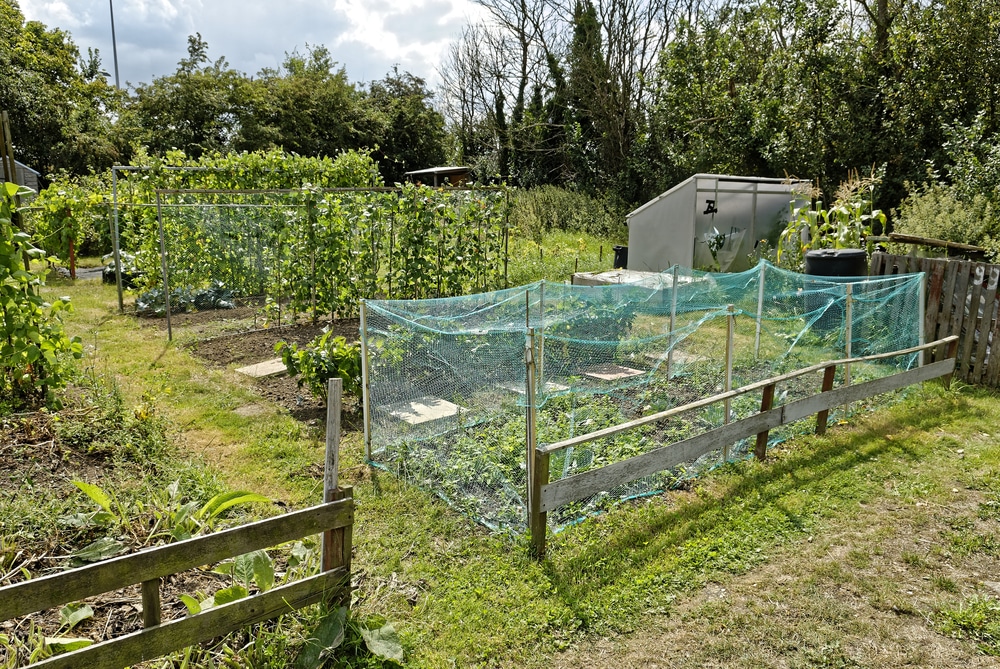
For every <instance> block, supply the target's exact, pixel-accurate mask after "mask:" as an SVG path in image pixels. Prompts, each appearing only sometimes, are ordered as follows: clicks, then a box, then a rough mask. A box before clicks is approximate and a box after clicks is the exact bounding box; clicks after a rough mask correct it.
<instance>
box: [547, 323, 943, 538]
mask: <svg viewBox="0 0 1000 669" xmlns="http://www.w3.org/2000/svg"><path fill="white" fill-rule="evenodd" d="M958 344H959V338H958V337H954V336H952V337H945V338H943V339H940V340H937V341H933V342H930V343H927V344H922V345H920V346H914V347H912V348H907V349H902V350H899V351H892V352H889V353H882V354H878V355H870V356H864V357H859V358H845V359H841V360H831V361H828V362H823V363H820V364H818V365H812V366H810V367H806V368H803V369H800V370H796V371H794V372H790V373H788V374H784V375H782V376H777V377H774V378H771V379H766V380H764V381H759V382H757V383H753V384H749V385H747V386H743V387H741V388H738V389H736V390H731V391H729V392H724V393H720V394H718V395H713V396H711V397H707V398H704V399H701V400H698V401H696V402H692V403H690V404H685V405H683V406H679V407H674V408H672V409H668V410H666V411H661V412H659V413H656V414H651V415H649V416H644V417H642V418H638V419H636V420H633V421H629V422H627V423H622V424H620V425H615V426H612V427H609V428H605V429H602V430H597V431H594V432H591V433H588V434H584V435H580V436H577V437H573V438H571V439H566V440H564V441H560V442H557V443H553V444H548V445H545V446H540V447H538V448H535V449H533V454H532V455H533V457H531V458H530V459H531V460H533V462H531V463H529V464H530V465H531V466H529V467H528V472H529V476H530V477H531V481H530V490H531V492H532V493H533V494H529V496H528V499H529V510H528V513H529V519H528V526H529V528H530V529H531V532H532V534H531V543H532V552H533V553H534V554H535V555H536V556H537V557H539V558H540V557H541V556H543V555H544V554H545V537H546V514H547V512H548V511H551V510H553V509H555V508H556V507H558V506H561V505H563V504H567V503H569V502H574V501H577V500H581V499H585V498H587V497H590V496H591V495H594V494H596V493H599V492H602V491H606V490H611V489H612V488H614V487H615V486H617V485H620V484H623V483H628V482H630V481H634V480H636V479H640V478H643V477H645V476H650V475H651V474H655V473H656V472H660V471H664V470H667V469H671V468H673V467H676V466H677V465H679V464H682V463H684V462H691V461H693V460H696V459H697V458H699V457H701V456H702V455H705V454H706V453H710V452H712V451H715V450H722V449H725V448H726V447H727V446H728V445H731V444H733V443H736V442H737V441H740V440H741V439H744V438H746V437H752V436H756V437H757V448H755V449H754V454H755V456H756V457H758V458H763V457H764V456H765V455H766V450H765V448H761V447H760V444H761V443H763V444H764V445H765V447H766V444H767V433H768V431H769V430H772V429H774V428H776V427H779V426H781V425H786V424H788V423H792V422H795V421H798V420H802V419H803V418H807V417H809V416H811V415H814V414H815V415H816V416H817V421H816V432H817V433H820V434H822V433H823V432H824V431H825V430H826V422H827V416H828V415H829V411H830V409H833V408H835V407H838V406H842V405H845V404H849V403H851V402H856V401H858V400H861V399H864V398H866V397H872V396H874V395H878V394H881V393H886V392H891V391H893V390H898V389H900V388H904V387H906V386H908V385H911V384H914V383H919V382H922V381H928V380H930V379H935V378H941V377H943V378H944V379H945V383H946V384H947V383H948V382H949V381H950V380H951V375H952V373H953V371H954V370H955V355H956V349H957V347H958ZM938 347H944V348H945V350H946V351H947V353H946V355H945V356H943V357H942V358H943V359H940V360H937V361H935V362H933V363H930V364H925V365H923V366H921V367H916V368H914V369H910V370H907V371H905V372H900V373H898V374H893V375H891V376H886V377H883V378H880V379H875V380H873V381H867V382H865V383H859V384H856V385H845V386H842V387H840V388H837V389H834V388H833V379H834V372H835V370H836V368H837V367H838V366H841V365H843V366H847V365H850V364H856V363H859V362H870V361H876V360H880V359H885V358H890V357H896V356H900V355H910V354H914V353H919V352H921V351H927V350H932V349H936V348H938ZM529 370H530V366H529ZM818 371H823V372H824V374H823V384H822V387H821V389H820V392H819V393H818V394H816V395H812V396H810V397H806V398H803V399H800V400H795V401H792V402H789V403H787V404H784V405H782V406H780V407H778V408H771V404H772V402H773V398H774V389H775V386H776V385H777V384H778V383H782V382H785V381H788V380H790V379H794V378H796V377H799V376H803V375H806V374H812V373H816V372H818ZM756 391H761V409H760V412H759V413H756V414H754V415H753V416H750V417H748V418H744V419H741V420H737V421H734V422H732V423H729V424H727V425H723V426H722V427H719V428H715V429H713V430H709V431H708V432H705V433H703V434H700V435H697V436H695V437H691V438H689V439H684V440H682V441H678V442H675V443H673V444H669V445H665V446H661V447H660V448H657V449H654V450H652V451H648V452H646V453H643V454H641V455H637V456H635V457H632V458H629V459H627V460H623V461H621V462H616V463H613V464H610V465H606V466H604V467H600V468H598V469H592V470H590V471H586V472H582V473H580V474H576V475H574V476H570V477H567V478H564V479H561V480H559V481H555V482H553V483H550V482H549V480H548V478H549V457H550V455H551V454H552V453H554V452H556V451H559V450H562V449H565V448H569V447H571V446H577V445H579V444H583V443H586V442H589V441H593V440H595V439H602V438H605V437H609V436H612V435H615V434H618V433H621V432H625V431H627V430H632V429H635V428H637V427H640V426H642V425H647V424H649V423H653V422H657V421H661V420H664V419H665V418H669V417H671V416H675V415H678V414H681V413H684V412H687V411H691V410H692V409H698V408H702V407H706V406H710V405H712V404H717V403H719V402H729V401H732V399H734V398H736V397H738V396H741V395H746V394H748V393H751V392H756Z"/></svg>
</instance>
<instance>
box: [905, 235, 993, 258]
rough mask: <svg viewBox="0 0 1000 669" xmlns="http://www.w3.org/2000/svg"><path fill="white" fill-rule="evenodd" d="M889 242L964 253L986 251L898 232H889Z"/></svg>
mask: <svg viewBox="0 0 1000 669" xmlns="http://www.w3.org/2000/svg"><path fill="white" fill-rule="evenodd" d="M889 241H891V242H899V243H901V244H918V245H920V246H933V247H936V248H942V249H950V250H953V251H964V252H966V253H986V249H984V248H983V247H982V246H973V245H972V244H961V243H959V242H949V241H945V240H943V239H935V238H933V237H919V236H917V235H904V234H902V233H899V232H890V233H889Z"/></svg>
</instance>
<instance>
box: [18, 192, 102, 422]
mask: <svg viewBox="0 0 1000 669" xmlns="http://www.w3.org/2000/svg"><path fill="white" fill-rule="evenodd" d="M24 192H26V191H25V190H24V189H19V187H18V186H16V185H15V184H12V183H3V184H0V405H6V406H4V407H3V408H6V409H8V410H9V409H12V408H14V409H16V408H20V407H21V406H25V405H27V406H31V405H34V404H37V403H40V402H44V403H45V404H47V405H49V406H58V404H59V399H58V396H57V395H56V391H57V390H59V389H60V388H62V387H64V386H65V385H66V382H67V380H68V377H69V375H70V373H71V371H72V362H71V360H72V359H73V358H80V357H81V356H82V355H83V345H82V344H81V342H80V338H79V337H73V338H70V337H68V336H66V334H65V332H64V331H63V328H62V323H61V322H60V320H59V318H60V314H61V312H62V311H64V310H66V309H68V308H69V298H57V299H55V300H52V301H51V302H47V301H46V300H45V298H44V297H43V296H42V295H41V294H40V292H39V289H40V287H41V286H42V285H43V283H44V281H43V276H42V274H40V273H36V272H34V271H32V269H31V267H30V264H28V263H27V262H26V259H27V260H28V261H30V260H37V259H43V258H44V257H45V252H44V251H43V250H41V249H39V248H38V247H37V246H35V245H34V244H33V243H32V238H31V235H29V234H28V233H26V232H23V231H21V230H18V229H17V228H15V227H14V224H13V222H12V213H13V212H14V201H15V197H16V196H18V195H21V194H23V193H24Z"/></svg>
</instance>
